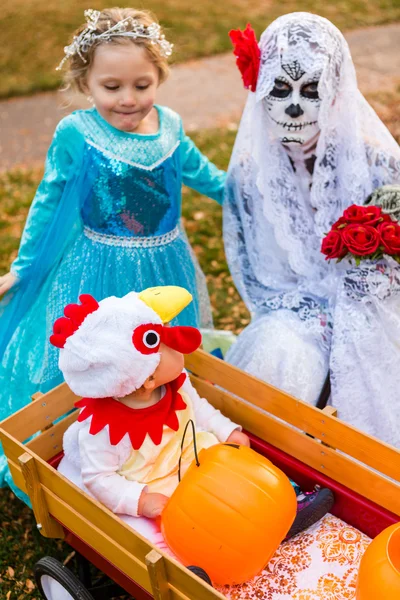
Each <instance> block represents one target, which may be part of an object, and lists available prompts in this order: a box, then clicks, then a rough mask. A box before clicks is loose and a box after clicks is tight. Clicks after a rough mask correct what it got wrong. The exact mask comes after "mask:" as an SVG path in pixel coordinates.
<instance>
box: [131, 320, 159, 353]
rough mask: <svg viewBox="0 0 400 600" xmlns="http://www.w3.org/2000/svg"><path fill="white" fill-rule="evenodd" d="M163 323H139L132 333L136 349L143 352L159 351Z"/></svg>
mask: <svg viewBox="0 0 400 600" xmlns="http://www.w3.org/2000/svg"><path fill="white" fill-rule="evenodd" d="M161 331H162V325H153V324H148V325H139V327H136V329H135V331H134V332H133V335H132V342H133V345H134V346H135V348H136V350H139V352H141V353H142V354H153V353H154V352H158V350H159V348H160V343H161Z"/></svg>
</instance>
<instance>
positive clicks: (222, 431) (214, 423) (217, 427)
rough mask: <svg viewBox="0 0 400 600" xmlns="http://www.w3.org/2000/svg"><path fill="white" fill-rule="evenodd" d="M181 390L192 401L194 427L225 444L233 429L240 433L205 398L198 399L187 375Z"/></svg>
mask: <svg viewBox="0 0 400 600" xmlns="http://www.w3.org/2000/svg"><path fill="white" fill-rule="evenodd" d="M182 388H183V391H184V392H186V393H187V394H188V395H189V396H190V399H191V400H192V403H193V410H194V414H195V418H196V425H197V427H198V428H201V429H203V430H204V431H209V432H211V433H213V434H214V435H215V436H216V437H217V438H218V440H219V441H220V442H226V440H227V439H228V437H229V436H230V434H231V433H232V431H235V429H237V430H238V431H242V427H241V426H240V425H238V424H237V423H233V422H232V421H231V420H230V419H228V418H227V417H224V415H223V414H222V413H221V412H220V411H219V410H217V409H216V408H214V407H213V406H212V405H211V404H209V403H208V402H207V400H206V399H205V398H200V396H199V394H198V393H197V391H196V390H195V389H194V387H193V386H192V384H191V382H190V379H189V375H188V376H187V378H186V381H185V383H184V384H183V386H182Z"/></svg>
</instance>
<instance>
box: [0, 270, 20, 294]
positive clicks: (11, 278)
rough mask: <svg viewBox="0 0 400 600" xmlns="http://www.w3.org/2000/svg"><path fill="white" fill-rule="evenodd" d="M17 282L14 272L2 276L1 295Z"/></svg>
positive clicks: (0, 281) (0, 278) (0, 279)
mask: <svg viewBox="0 0 400 600" xmlns="http://www.w3.org/2000/svg"><path fill="white" fill-rule="evenodd" d="M16 282H17V277H15V275H13V274H12V273H7V274H6V275H3V276H2V277H0V296H1V295H2V294H5V293H6V292H8V290H9V289H11V288H12V286H13V285H14V284H15V283H16Z"/></svg>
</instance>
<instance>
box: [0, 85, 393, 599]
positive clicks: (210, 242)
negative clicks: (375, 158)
mask: <svg viewBox="0 0 400 600" xmlns="http://www.w3.org/2000/svg"><path fill="white" fill-rule="evenodd" d="M399 99H400V88H399V89H398V93H397V94H380V95H379V94H377V95H375V96H373V97H370V98H369V100H370V101H371V102H372V104H373V106H374V108H375V109H376V110H377V112H378V113H379V114H380V115H381V117H382V118H383V120H384V121H385V123H386V124H387V125H388V127H389V128H390V130H391V131H392V133H393V134H394V135H395V137H396V138H397V140H398V141H400V119H399V114H398V108H397V107H398V103H399ZM234 137H235V133H234V132H229V131H228V132H227V131H221V130H216V131H209V132H202V133H198V134H196V135H195V136H194V138H195V141H196V143H197V144H198V146H199V147H200V148H201V150H202V151H203V152H204V153H205V154H207V155H208V156H209V158H210V159H211V160H212V161H214V162H215V163H216V164H217V165H218V166H220V167H221V168H225V167H226V166H227V164H228V160H229V155H230V152H231V148H232V144H233V141H234ZM40 177H41V171H40V170H38V169H37V170H24V171H21V170H14V171H11V172H9V173H5V174H0V206H1V208H2V210H1V217H0V236H1V243H0V273H4V272H6V271H7V270H8V266H9V263H10V261H11V260H12V258H13V257H14V256H15V255H16V252H17V248H18V244H19V238H20V235H21V232H22V228H23V224H24V221H25V218H26V214H27V211H28V207H29V205H30V203H31V201H32V198H33V195H34V192H35V189H36V187H37V185H38V183H39V180H40ZM183 216H184V220H185V225H186V230H187V232H188V236H189V240H190V242H191V244H192V246H193V248H194V250H195V252H196V254H197V256H198V259H199V261H200V264H201V267H202V269H203V271H204V272H205V273H206V277H207V282H208V286H209V291H210V295H211V300H212V304H213V307H214V322H215V325H216V327H219V328H221V329H230V330H233V331H236V332H239V331H240V330H241V329H243V327H244V326H245V325H246V324H247V323H248V321H249V315H248V313H247V310H246V308H245V306H244V304H243V302H242V301H241V300H240V298H239V295H238V293H237V291H236V289H235V287H234V285H233V282H232V278H231V277H230V275H229V271H228V268H227V265H226V261H225V256H224V251H223V243H222V231H221V225H222V211H221V208H220V207H219V206H218V205H217V204H216V203H215V202H212V201H211V200H209V199H207V198H204V197H202V196H200V195H199V194H197V193H195V192H192V191H191V190H188V189H184V193H183ZM0 525H1V532H2V537H1V542H2V543H1V544H0V599H1V600H28V599H30V600H39V595H38V592H37V590H36V589H35V587H34V584H33V566H34V564H35V562H36V561H37V560H39V559H40V558H41V557H42V556H44V555H46V554H48V555H51V556H54V557H55V558H58V559H59V560H61V561H63V560H65V559H66V558H68V557H69V556H70V552H71V549H70V547H69V546H67V545H66V544H64V543H62V542H59V541H54V540H47V539H45V538H43V537H41V536H40V534H39V532H38V531H37V529H36V526H35V521H34V518H33V515H32V513H31V511H30V510H29V509H28V508H27V507H26V506H25V505H22V503H21V502H20V501H19V500H17V499H16V498H15V497H14V495H13V494H12V493H10V492H9V491H8V490H0Z"/></svg>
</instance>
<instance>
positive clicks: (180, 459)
mask: <svg viewBox="0 0 400 600" xmlns="http://www.w3.org/2000/svg"><path fill="white" fill-rule="evenodd" d="M189 423H191V424H192V431H193V448H194V456H195V458H196V466H197V467H199V466H200V463H199V457H198V455H197V444H196V429H195V426H194V422H193V419H189V421H188V422H187V423H186V427H185V431H184V432H183V436H182V443H181V455H180V457H179V463H178V481H179V483H180V481H181V462H182V452H183V444H184V443H185V435H186V432H187V428H188V427H189Z"/></svg>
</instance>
